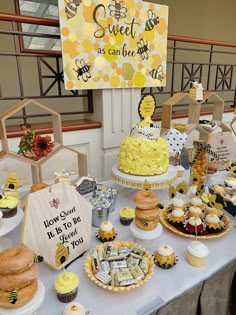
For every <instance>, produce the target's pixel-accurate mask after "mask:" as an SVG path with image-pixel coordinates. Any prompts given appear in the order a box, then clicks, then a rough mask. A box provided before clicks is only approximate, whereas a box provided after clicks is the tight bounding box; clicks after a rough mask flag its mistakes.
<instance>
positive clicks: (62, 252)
mask: <svg viewBox="0 0 236 315" xmlns="http://www.w3.org/2000/svg"><path fill="white" fill-rule="evenodd" d="M69 254H70V253H69V247H66V246H65V245H64V244H62V243H60V242H59V243H57V249H56V255H55V261H56V266H57V267H59V266H60V265H62V264H63V263H64V262H65V261H66V260H67V259H68V258H69Z"/></svg>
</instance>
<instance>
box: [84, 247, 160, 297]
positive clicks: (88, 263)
mask: <svg viewBox="0 0 236 315" xmlns="http://www.w3.org/2000/svg"><path fill="white" fill-rule="evenodd" d="M106 244H108V243H103V244H101V245H99V246H97V247H95V248H94V250H93V251H98V250H99V249H102V248H105V246H106ZM110 244H111V245H117V246H118V247H122V248H128V249H130V248H131V247H133V246H135V247H139V248H140V246H138V245H137V244H136V243H133V242H129V241H113V242H111V243H110ZM143 250H144V251H145V253H144V255H143V256H145V257H146V258H147V259H148V271H147V273H146V274H145V277H144V278H143V279H142V280H139V281H137V282H136V283H135V284H131V285H125V286H124V285H123V286H113V285H109V284H104V283H103V282H101V281H99V280H98V279H97V278H96V277H95V274H94V271H93V257H92V252H93V251H92V252H91V253H90V254H89V255H88V256H87V257H86V259H85V263H84V269H85V272H86V274H87V275H88V277H89V278H90V279H91V280H92V281H93V282H94V283H95V284H97V285H98V286H100V287H101V288H103V289H105V290H108V291H113V292H126V291H131V290H133V289H136V288H138V287H140V286H141V285H142V284H144V283H145V282H147V281H148V280H149V279H150V278H151V276H152V275H153V272H154V267H155V265H154V261H153V257H152V255H151V254H150V253H149V252H148V251H146V250H145V249H144V248H143Z"/></svg>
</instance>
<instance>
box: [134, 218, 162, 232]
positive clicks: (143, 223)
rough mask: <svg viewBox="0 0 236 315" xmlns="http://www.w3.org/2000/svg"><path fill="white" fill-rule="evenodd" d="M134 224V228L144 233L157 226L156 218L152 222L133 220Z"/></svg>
mask: <svg viewBox="0 0 236 315" xmlns="http://www.w3.org/2000/svg"><path fill="white" fill-rule="evenodd" d="M134 220H135V224H136V226H137V227H138V228H139V229H141V230H144V231H152V230H154V229H155V228H156V227H157V224H158V218H156V219H154V220H152V221H147V220H143V219H139V218H135V219H134Z"/></svg>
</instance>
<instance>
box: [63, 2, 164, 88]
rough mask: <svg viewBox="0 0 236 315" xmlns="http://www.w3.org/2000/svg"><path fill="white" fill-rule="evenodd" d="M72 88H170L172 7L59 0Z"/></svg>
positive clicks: (68, 84) (67, 78) (67, 77)
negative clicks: (169, 49)
mask: <svg viewBox="0 0 236 315" xmlns="http://www.w3.org/2000/svg"><path fill="white" fill-rule="evenodd" d="M59 15H60V30H61V41H62V55H63V67H64V79H65V87H66V89H68V90H75V89H77V90H80V89H106V88H109V89H110V88H133V87H134V88H135V87H137V88H142V87H150V86H165V85H166V56H167V26H168V7H167V6H165V5H159V4H154V3H149V2H143V1H141V0H138V1H133V0H131V1H130V0H123V1H121V0H100V1H98V0H72V1H69V0H66V1H65V0H59Z"/></svg>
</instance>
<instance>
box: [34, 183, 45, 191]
mask: <svg viewBox="0 0 236 315" xmlns="http://www.w3.org/2000/svg"><path fill="white" fill-rule="evenodd" d="M48 186H49V185H48V184H46V183H37V184H34V185H32V186H31V187H30V190H31V192H35V191H38V190H41V189H44V188H46V187H48Z"/></svg>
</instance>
